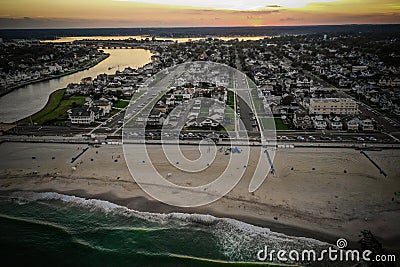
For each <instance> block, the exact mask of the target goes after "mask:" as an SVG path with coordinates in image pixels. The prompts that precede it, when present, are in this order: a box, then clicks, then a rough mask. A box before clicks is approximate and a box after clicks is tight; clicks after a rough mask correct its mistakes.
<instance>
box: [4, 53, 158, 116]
mask: <svg viewBox="0 0 400 267" xmlns="http://www.w3.org/2000/svg"><path fill="white" fill-rule="evenodd" d="M104 52H106V53H109V54H110V56H109V57H108V58H107V59H105V60H103V61H102V62H100V63H99V64H97V65H96V66H94V67H92V68H90V69H88V70H84V71H81V72H77V73H74V74H71V75H68V76H64V77H61V78H55V79H51V80H48V81H43V82H38V83H34V84H30V85H27V86H24V87H21V88H19V89H16V90H14V91H12V92H10V93H9V94H7V95H4V96H2V97H0V122H4V123H12V122H15V121H18V120H20V119H23V118H26V117H27V116H29V115H32V114H34V113H36V112H38V111H39V110H40V109H42V108H43V107H44V106H45V105H46V103H47V100H48V98H49V95H50V94H51V93H52V92H54V91H55V90H57V89H60V88H65V87H66V86H67V85H68V84H70V83H78V82H80V80H81V79H83V78H85V77H89V76H90V77H93V78H94V77H96V76H97V75H99V74H102V73H107V74H114V73H115V72H116V71H117V70H118V69H119V70H123V69H125V68H126V67H131V68H135V69H136V68H139V67H142V66H144V65H146V64H147V63H150V62H151V56H152V55H153V54H152V53H151V51H149V50H145V49H104Z"/></svg>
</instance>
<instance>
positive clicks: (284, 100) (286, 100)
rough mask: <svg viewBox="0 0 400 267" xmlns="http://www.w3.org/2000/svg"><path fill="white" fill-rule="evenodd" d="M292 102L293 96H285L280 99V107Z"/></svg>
mask: <svg viewBox="0 0 400 267" xmlns="http://www.w3.org/2000/svg"><path fill="white" fill-rule="evenodd" d="M293 101H294V96H293V95H287V96H285V97H284V98H282V100H281V103H282V105H285V106H288V105H290V104H291V103H293Z"/></svg>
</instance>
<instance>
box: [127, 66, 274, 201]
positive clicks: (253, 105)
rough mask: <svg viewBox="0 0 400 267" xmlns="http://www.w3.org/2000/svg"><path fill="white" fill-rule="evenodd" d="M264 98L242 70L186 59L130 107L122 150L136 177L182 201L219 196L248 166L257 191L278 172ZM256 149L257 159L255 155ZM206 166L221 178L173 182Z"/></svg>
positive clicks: (152, 190)
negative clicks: (192, 152) (198, 182)
mask: <svg viewBox="0 0 400 267" xmlns="http://www.w3.org/2000/svg"><path fill="white" fill-rule="evenodd" d="M262 99H263V98H262V96H261V95H260V92H259V91H258V90H257V87H256V86H255V84H254V83H253V82H252V81H251V80H250V79H248V77H247V76H246V75H245V74H244V73H242V72H240V71H238V70H236V69H233V68H231V67H229V66H226V65H222V64H217V63H213V62H190V63H184V64H181V65H177V66H174V67H171V68H168V69H165V70H163V71H161V72H159V73H158V74H156V75H154V76H152V77H151V78H150V79H149V80H147V81H146V82H144V83H143V85H142V86H141V87H140V88H139V89H138V91H137V92H136V93H135V94H134V96H133V98H132V100H131V101H130V104H129V106H128V108H127V110H126V115H125V121H124V127H123V131H122V134H123V150H124V156H125V159H126V163H127V165H128V168H129V171H130V172H131V175H132V176H133V178H134V179H135V181H136V183H137V184H138V185H139V186H140V187H141V188H142V189H143V190H144V191H145V192H146V193H147V194H149V195H150V196H151V197H152V198H154V199H156V200H159V201H161V202H164V203H167V204H169V205H173V206H179V207H196V206H202V205H206V204H209V203H211V202H213V201H216V200H218V199H220V198H221V197H223V196H224V195H226V194H227V193H228V192H229V191H231V190H232V189H233V188H234V187H235V186H236V185H237V184H238V183H239V181H240V180H241V179H242V177H243V175H244V173H245V172H246V170H247V169H249V167H251V169H252V175H251V180H250V181H248V183H249V187H248V190H249V192H254V191H255V190H257V189H258V188H259V187H260V186H261V185H262V183H263V182H264V180H265V179H266V178H267V175H268V174H270V173H271V172H272V173H274V169H273V159H274V155H275V147H276V132H275V123H274V120H273V117H272V113H271V111H270V109H269V107H268V104H267V103H263V101H262ZM260 140H261V142H260ZM160 144H161V145H160ZM186 145H191V146H190V149H192V150H196V147H194V146H197V150H198V153H197V154H198V155H199V156H198V157H197V158H195V159H194V158H193V157H188V156H187V153H185V146H186ZM187 147H188V146H186V152H187V150H188V149H187ZM255 150H258V159H256V160H255V161H254V160H252V161H250V155H251V153H256V152H255ZM195 154H196V153H195ZM197 154H196V155H197ZM221 158H223V160H222V161H224V164H222V163H221ZM212 168H213V169H212ZM208 170H212V172H213V174H214V173H216V176H217V177H216V178H215V179H214V180H213V181H211V182H207V183H205V184H202V185H198V186H186V185H185V186H184V185H181V184H177V181H176V180H174V178H175V176H178V175H179V177H191V175H193V174H195V173H204V175H207V174H206V173H207V171H208Z"/></svg>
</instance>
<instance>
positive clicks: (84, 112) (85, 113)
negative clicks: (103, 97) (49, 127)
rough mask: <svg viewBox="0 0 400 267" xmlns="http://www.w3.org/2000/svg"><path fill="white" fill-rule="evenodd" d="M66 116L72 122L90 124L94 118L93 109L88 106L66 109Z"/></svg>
mask: <svg viewBox="0 0 400 267" xmlns="http://www.w3.org/2000/svg"><path fill="white" fill-rule="evenodd" d="M68 116H69V119H70V120H71V123H72V124H86V125H87V124H91V123H92V122H94V120H95V113H94V111H93V110H92V109H91V108H89V107H88V106H83V107H80V108H73V109H70V110H68Z"/></svg>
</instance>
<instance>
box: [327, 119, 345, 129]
mask: <svg viewBox="0 0 400 267" xmlns="http://www.w3.org/2000/svg"><path fill="white" fill-rule="evenodd" d="M327 122H328V126H329V128H330V129H332V130H342V129H343V123H342V122H341V120H340V117H338V116H335V117H333V118H330V119H327Z"/></svg>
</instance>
